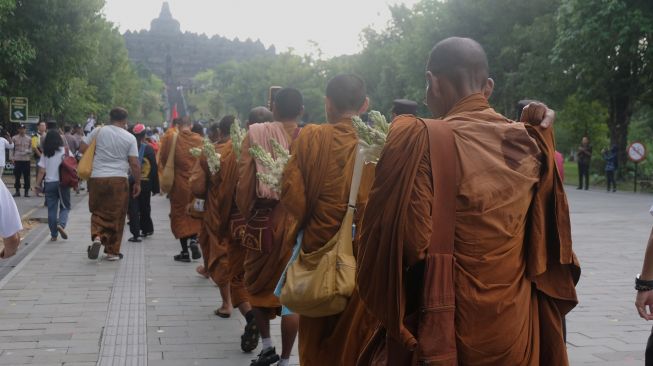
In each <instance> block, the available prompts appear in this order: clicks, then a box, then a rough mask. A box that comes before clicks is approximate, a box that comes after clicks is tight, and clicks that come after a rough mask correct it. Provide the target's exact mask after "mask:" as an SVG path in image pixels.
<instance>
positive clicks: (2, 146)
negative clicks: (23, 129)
mask: <svg viewBox="0 0 653 366" xmlns="http://www.w3.org/2000/svg"><path fill="white" fill-rule="evenodd" d="M11 141H12V140H11V136H10V135H9V133H5V136H4V137H0V177H2V173H4V170H5V165H6V164H7V150H8V149H13V148H14V144H13V143H11Z"/></svg>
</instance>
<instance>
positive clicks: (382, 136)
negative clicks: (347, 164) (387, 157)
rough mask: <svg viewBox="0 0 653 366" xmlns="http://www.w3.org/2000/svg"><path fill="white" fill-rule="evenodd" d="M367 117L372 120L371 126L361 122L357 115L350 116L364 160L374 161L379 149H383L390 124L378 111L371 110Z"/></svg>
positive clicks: (379, 154)
mask: <svg viewBox="0 0 653 366" xmlns="http://www.w3.org/2000/svg"><path fill="white" fill-rule="evenodd" d="M369 118H370V120H371V121H372V125H371V126H370V125H368V124H367V123H365V122H363V121H362V120H361V119H360V117H358V116H356V117H354V118H352V122H353V125H354V129H356V133H357V134H358V139H359V142H360V144H361V145H362V152H363V153H364V154H365V161H366V162H371V163H375V162H377V161H378V160H379V157H380V156H381V150H383V146H384V145H385V141H386V139H387V138H388V132H389V131H390V124H389V123H388V121H387V120H386V119H385V116H384V115H383V114H381V113H380V112H379V111H371V112H370V113H369Z"/></svg>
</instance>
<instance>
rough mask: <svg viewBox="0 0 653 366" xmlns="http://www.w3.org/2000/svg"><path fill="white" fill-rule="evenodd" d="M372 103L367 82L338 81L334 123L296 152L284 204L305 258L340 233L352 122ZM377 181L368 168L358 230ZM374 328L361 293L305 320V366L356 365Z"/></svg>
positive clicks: (300, 141) (317, 128)
mask: <svg viewBox="0 0 653 366" xmlns="http://www.w3.org/2000/svg"><path fill="white" fill-rule="evenodd" d="M368 103H369V101H368V99H367V96H366V87H365V82H364V81H363V79H361V78H360V77H358V76H356V75H338V76H336V77H334V78H333V79H331V80H330V81H329V84H328V86H327V90H326V108H325V109H326V112H327V119H328V122H329V123H327V124H322V125H308V126H306V127H304V129H303V130H302V132H301V134H300V135H299V137H298V138H297V140H296V141H295V143H294V144H293V146H292V151H293V155H292V158H291V159H290V161H289V162H288V165H287V166H286V169H285V171H284V179H283V191H282V195H281V203H282V204H283V206H284V207H285V209H286V210H287V211H288V212H290V213H291V214H292V215H293V216H294V218H295V219H296V220H297V222H299V225H300V228H301V229H302V230H304V237H303V241H302V244H301V245H302V250H303V251H304V252H306V253H311V252H314V251H316V250H318V249H320V248H322V247H323V246H324V245H325V244H326V243H327V242H328V241H329V240H330V239H331V238H332V237H333V236H334V235H335V234H336V233H337V232H338V230H339V229H340V225H341V223H342V220H343V219H344V216H345V212H346V210H347V205H348V201H349V190H350V186H351V180H352V175H353V170H354V161H355V159H356V154H355V153H356V147H357V145H358V137H357V134H356V131H355V130H354V127H353V125H352V117H354V116H358V115H359V114H360V113H363V112H365V111H366V110H367V107H368ZM373 180H374V165H371V164H370V165H366V167H365V169H364V171H363V175H362V178H361V186H360V189H359V191H358V198H357V201H356V203H357V209H356V217H355V221H354V222H355V223H356V225H357V227H360V224H361V222H360V218H361V216H362V213H363V212H364V210H365V204H366V202H367V195H368V193H369V189H370V186H371V184H372V181H373ZM356 244H357V243H356V242H354V254H356V252H357V249H356V247H357V245H356ZM373 325H375V322H374V319H373V318H371V317H370V315H369V314H368V313H367V312H366V310H365V308H364V306H363V304H362V303H361V302H360V299H359V297H358V293H357V292H356V291H354V294H353V295H352V297H351V299H350V300H349V302H348V304H347V307H346V308H345V310H344V311H343V312H342V313H340V314H336V315H331V316H326V317H320V318H312V317H305V316H300V321H299V359H300V364H302V365H311V366H315V365H354V364H355V362H356V360H357V358H358V355H359V353H360V351H361V349H362V348H363V345H364V344H365V342H366V341H367V339H368V338H369V337H370V335H371V333H372V331H373V328H372V326H373Z"/></svg>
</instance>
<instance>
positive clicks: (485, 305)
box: [357, 94, 580, 365]
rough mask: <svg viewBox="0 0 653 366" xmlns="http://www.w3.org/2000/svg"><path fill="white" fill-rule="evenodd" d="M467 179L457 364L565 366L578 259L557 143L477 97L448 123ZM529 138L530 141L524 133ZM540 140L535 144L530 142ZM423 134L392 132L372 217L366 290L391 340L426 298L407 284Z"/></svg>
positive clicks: (422, 244) (426, 158)
mask: <svg viewBox="0 0 653 366" xmlns="http://www.w3.org/2000/svg"><path fill="white" fill-rule="evenodd" d="M445 120H446V121H447V123H449V124H450V126H451V127H452V129H453V133H454V137H455V146H456V150H457V155H458V172H459V175H460V181H459V192H458V195H457V204H456V231H455V242H454V256H455V258H456V261H457V263H456V272H455V289H456V313H455V325H456V345H457V351H458V362H459V364H460V365H566V364H568V360H567V353H566V347H565V343H564V340H563V335H562V316H564V314H566V313H567V312H569V311H570V310H571V309H572V308H573V307H574V306H575V305H576V304H577V298H576V292H575V283H576V282H577V280H578V276H579V274H580V271H579V267H578V262H577V260H576V258H575V256H574V254H573V251H572V249H571V236H570V223H569V213H568V206H567V201H566V198H565V195H564V191H563V189H562V182H561V181H560V178H559V176H558V175H557V173H556V170H555V163H554V162H553V158H554V144H553V134H552V131H551V130H546V131H540V130H539V129H537V128H530V127H528V128H526V127H524V125H523V124H517V123H511V121H509V120H507V119H506V118H505V117H503V116H501V115H500V114H498V113H496V112H495V111H494V110H493V109H491V108H490V106H489V105H488V103H487V101H486V100H485V98H483V97H482V96H481V95H480V94H475V95H472V96H470V97H467V98H465V99H463V100H462V101H460V102H459V103H458V104H457V105H456V106H455V107H454V108H453V109H452V111H450V112H449V113H448V115H447V117H446V118H445ZM527 131H528V132H527ZM529 132H530V135H532V136H533V138H531V136H529ZM428 146H429V142H428V135H427V130H426V127H425V126H424V125H423V124H422V123H421V122H420V121H418V120H416V119H415V118H414V117H403V118H400V119H399V120H395V122H393V126H392V129H391V131H390V135H389V137H388V141H387V143H386V146H385V147H384V150H383V153H382V157H381V160H380V161H379V164H378V166H377V170H376V181H375V183H374V186H373V188H372V192H371V193H370V200H369V202H368V205H367V210H366V215H365V217H364V224H363V225H364V226H363V233H362V240H361V248H360V251H359V267H358V273H357V284H358V288H359V291H360V293H361V298H362V299H363V301H364V302H365V305H366V306H367V308H368V309H369V310H370V312H371V313H372V314H373V315H374V316H375V317H376V318H377V319H378V320H379V321H380V322H381V324H382V325H383V327H384V328H386V329H387V332H388V334H389V335H390V336H391V337H393V338H394V339H396V340H398V341H400V342H403V343H404V344H407V343H409V341H410V339H411V338H412V337H413V336H414V335H413V334H411V333H410V332H409V331H408V329H407V328H405V327H404V326H403V324H402V322H401V319H403V318H404V316H405V315H406V314H408V313H411V312H412V311H414V310H415V309H414V308H413V309H410V305H407V303H411V302H412V303H415V302H416V300H417V301H418V298H419V293H418V291H420V290H421V289H414V288H413V290H408V289H407V284H406V282H405V280H406V279H405V278H403V277H402V276H403V273H404V272H405V270H406V269H407V268H409V267H411V266H413V265H415V264H416V263H417V262H419V261H421V260H422V259H423V258H424V257H425V253H426V250H427V249H428V246H429V238H430V236H431V213H430V210H431V203H432V199H433V187H432V178H431V165H430V155H429V154H430V153H429V148H428Z"/></svg>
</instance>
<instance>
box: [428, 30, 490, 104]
mask: <svg viewBox="0 0 653 366" xmlns="http://www.w3.org/2000/svg"><path fill="white" fill-rule="evenodd" d="M426 81H427V82H428V84H427V91H426V103H427V105H428V107H429V110H430V111H431V113H433V115H434V116H435V117H443V116H445V115H446V114H447V113H448V112H449V111H450V110H451V108H453V106H454V105H455V104H456V103H457V102H458V101H459V100H461V99H463V98H465V97H467V96H469V95H472V94H476V93H481V94H483V96H484V97H485V98H489V97H490V95H492V91H493V90H494V81H493V80H492V79H490V78H489V71H488V62H487V55H486V54H485V51H484V50H483V47H481V45H480V44H478V42H476V41H474V40H473V39H470V38H460V37H451V38H447V39H445V40H443V41H440V42H438V44H436V45H435V47H433V49H432V50H431V54H430V55H429V60H428V63H427V64H426Z"/></svg>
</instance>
